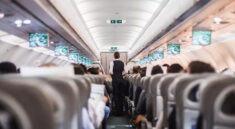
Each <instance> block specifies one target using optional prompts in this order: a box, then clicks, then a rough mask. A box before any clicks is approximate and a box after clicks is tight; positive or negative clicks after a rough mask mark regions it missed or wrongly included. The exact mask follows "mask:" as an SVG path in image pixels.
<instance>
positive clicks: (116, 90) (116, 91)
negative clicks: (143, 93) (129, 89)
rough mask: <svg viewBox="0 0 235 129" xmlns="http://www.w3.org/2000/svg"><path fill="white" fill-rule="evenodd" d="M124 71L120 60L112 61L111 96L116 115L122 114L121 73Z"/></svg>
mask: <svg viewBox="0 0 235 129" xmlns="http://www.w3.org/2000/svg"><path fill="white" fill-rule="evenodd" d="M123 71H124V63H123V62H122V61H120V60H114V61H113V75H112V79H113V81H112V85H113V95H114V103H115V108H116V111H117V112H116V113H117V114H118V115H120V114H122V112H123V101H124V96H125V95H124V93H125V92H124V91H123V90H124V84H123V83H124V79H123V77H122V72H123Z"/></svg>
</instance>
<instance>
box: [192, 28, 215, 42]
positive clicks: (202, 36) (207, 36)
mask: <svg viewBox="0 0 235 129" xmlns="http://www.w3.org/2000/svg"><path fill="white" fill-rule="evenodd" d="M192 44H193V45H210V44H211V31H193V42H192Z"/></svg>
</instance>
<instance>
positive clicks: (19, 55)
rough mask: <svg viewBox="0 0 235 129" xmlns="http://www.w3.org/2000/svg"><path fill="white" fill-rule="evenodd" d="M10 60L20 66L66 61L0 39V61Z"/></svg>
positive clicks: (59, 64)
mask: <svg viewBox="0 0 235 129" xmlns="http://www.w3.org/2000/svg"><path fill="white" fill-rule="evenodd" d="M2 61H10V62H13V63H15V64H16V66H17V67H18V68H19V67H21V66H40V65H41V64H45V63H55V64H56V65H58V66H63V65H66V64H67V63H68V62H67V61H65V60H61V59H59V58H57V57H53V56H50V55H46V54H44V53H40V52H36V51H33V50H31V49H27V48H23V47H20V46H18V45H13V44H9V43H6V42H3V41H1V40H0V62H2Z"/></svg>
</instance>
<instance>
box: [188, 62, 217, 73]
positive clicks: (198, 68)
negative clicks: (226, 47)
mask: <svg viewBox="0 0 235 129" xmlns="http://www.w3.org/2000/svg"><path fill="white" fill-rule="evenodd" d="M188 70H189V71H188V72H189V73H211V72H215V69H214V68H213V67H212V66H211V65H210V64H208V63H205V62H201V61H192V62H191V63H190V64H189V66H188Z"/></svg>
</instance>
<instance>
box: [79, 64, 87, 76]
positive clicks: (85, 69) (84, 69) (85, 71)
mask: <svg viewBox="0 0 235 129" xmlns="http://www.w3.org/2000/svg"><path fill="white" fill-rule="evenodd" d="M80 66H81V67H82V68H83V71H84V73H85V74H87V67H86V66H85V65H83V64H80Z"/></svg>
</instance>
